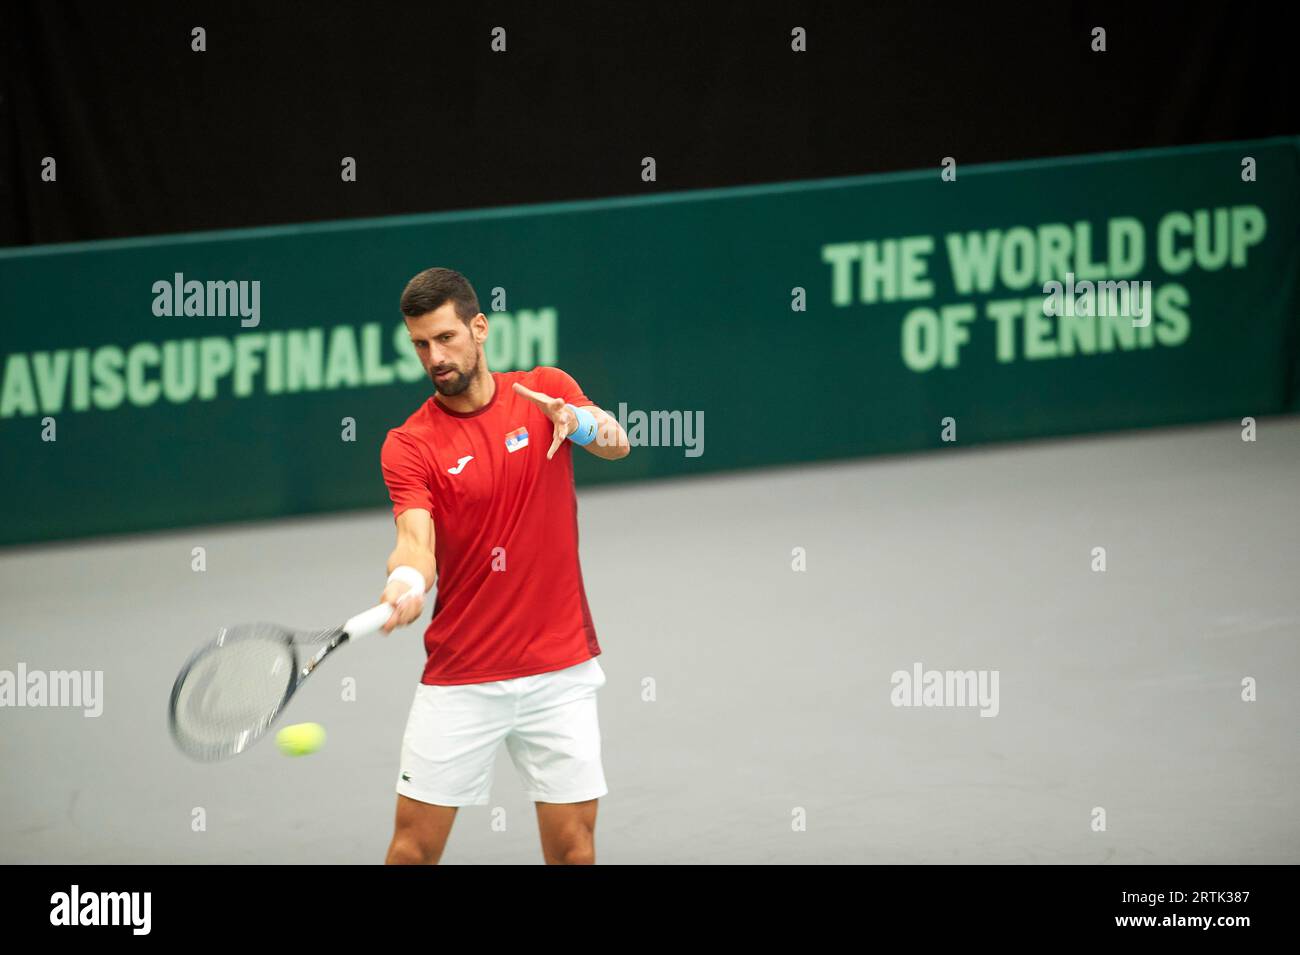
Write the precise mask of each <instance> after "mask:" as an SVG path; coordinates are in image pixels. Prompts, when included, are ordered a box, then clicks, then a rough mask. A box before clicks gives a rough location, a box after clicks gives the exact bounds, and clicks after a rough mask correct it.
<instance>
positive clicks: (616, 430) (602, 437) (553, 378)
mask: <svg viewBox="0 0 1300 955" xmlns="http://www.w3.org/2000/svg"><path fill="white" fill-rule="evenodd" d="M545 371H546V372H547V378H546V380H544V381H542V382H539V383H540V384H542V386H543V387H544V388H545V389H546V392H541V391H533V390H532V389H531V388H526V387H524V386H523V385H522V384H519V383H518V382H516V383H515V386H514V387H515V391H516V392H517V393H519V394H521V395H523V396H524V397H525V398H527V399H528V400H529V401H531V402H533V404H535V405H537V406H538V407H539V408H541V409H542V411H544V412H546V416H547V417H548V418H550V419H551V422H552V423H553V424H554V426H555V431H554V435H553V438H552V441H551V447H550V450H548V451H547V452H546V457H547V460H550V458H552V457H553V456H554V455H555V452H556V450H558V449H559V447H560V445H561V444H562V443H563V442H564V440H565V439H566V438H568V437H570V436H572V435H574V434H575V433H577V432H579V431H580V430H581V431H582V432H583V436H586V435H587V431H588V428H584V427H583V425H584V424H588V425H590V424H592V423H594V425H595V428H594V431H595V433H594V435H592V436H591V437H590V439H589V440H588V441H587V442H586V443H585V444H581V443H580V441H579V439H577V438H575V439H574V443H575V444H580V446H581V447H583V448H586V450H587V451H589V452H591V453H592V454H594V455H595V456H596V457H598V458H604V459H605V460H606V461H616V460H618V459H619V458H625V457H627V455H628V453H629V452H630V451H631V450H632V448H631V445H630V444H629V442H628V439H627V432H625V431H624V430H623V427H622V425H620V424H619V423H618V419H617V418H615V417H614V416H613V415H612V414H610V413H609V412H608V411H605V410H604V409H603V408H601V407H599V406H598V405H596V404H595V403H593V402H592V401H591V399H590V398H588V397H587V396H586V395H585V394H583V392H582V389H581V388H580V387H579V386H578V383H577V382H576V381H574V380H573V378H571V377H570V376H569V375H568V373H566V372H564V371H561V370H560V369H558V368H547V369H545ZM539 377H540V376H539ZM547 392H549V393H547ZM584 415H590V416H591V418H592V422H589V423H588V422H583V421H582V420H581V418H582V416H584Z"/></svg>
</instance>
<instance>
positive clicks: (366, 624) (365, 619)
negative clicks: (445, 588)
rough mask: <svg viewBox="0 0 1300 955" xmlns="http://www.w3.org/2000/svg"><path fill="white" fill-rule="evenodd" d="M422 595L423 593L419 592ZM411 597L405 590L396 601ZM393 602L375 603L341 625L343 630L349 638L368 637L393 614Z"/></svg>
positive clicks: (401, 601)
mask: <svg viewBox="0 0 1300 955" xmlns="http://www.w3.org/2000/svg"><path fill="white" fill-rule="evenodd" d="M421 596H423V594H421ZM409 597H411V591H409V590H408V591H407V592H406V593H404V594H402V596H401V597H399V598H397V602H398V603H399V604H400V603H404V602H405V601H406V600H407V599H408V598H409ZM393 607H394V605H393V604H390V603H382V604H375V605H374V606H373V607H371V608H370V609H369V610H366V611H364V612H363V613H359V614H357V615H356V616H355V617H353V618H351V619H350V620H348V622H347V623H345V624H344V625H343V632H344V633H346V634H347V635H348V639H349V640H360V639H361V638H362V637H369V636H372V635H373V634H376V633H378V632H379V630H380V628H381V627H383V625H384V624H386V623H387V622H388V618H389V617H391V616H392V615H393Z"/></svg>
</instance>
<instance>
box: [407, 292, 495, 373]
mask: <svg viewBox="0 0 1300 955" xmlns="http://www.w3.org/2000/svg"><path fill="white" fill-rule="evenodd" d="M406 329H407V331H408V332H410V335H411V344H413V345H414V346H415V353H416V354H417V355H419V356H420V363H421V364H422V365H424V371H425V373H426V374H427V375H428V376H429V380H430V381H432V382H433V387H434V388H435V389H436V390H437V392H438V394H440V395H447V396H452V395H458V394H460V393H461V392H463V391H464V390H465V389H466V388H468V387H469V385H470V382H471V381H473V380H474V376H475V375H476V374H478V364H479V345H480V344H481V343H482V341H483V339H484V338H486V337H487V319H486V318H485V317H484V315H483V314H482V313H481V312H480V313H479V314H478V315H476V316H475V317H474V319H473V320H472V321H471V322H470V323H469V325H468V326H467V325H466V324H465V323H464V322H462V321H461V320H460V316H459V315H457V314H456V305H455V303H453V302H447V303H446V304H444V305H441V306H440V307H438V308H437V309H435V310H434V311H432V312H426V313H425V314H424V315H421V316H420V317H419V318H407V320H406Z"/></svg>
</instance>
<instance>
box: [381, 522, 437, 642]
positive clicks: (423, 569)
mask: <svg viewBox="0 0 1300 955" xmlns="http://www.w3.org/2000/svg"><path fill="white" fill-rule="evenodd" d="M434 540H435V538H434V531H433V516H432V515H431V514H430V513H429V512H428V511H426V510H425V509H424V508H422V507H409V508H407V509H406V510H404V511H402V513H400V514H398V515H397V546H396V547H394V548H393V552H392V553H391V554H390V555H389V556H388V573H390V574H391V573H392V572H393V571H394V570H396V569H397V568H398V567H414V568H415V569H416V570H418V571H419V572H420V573H421V574H422V575H423V577H424V590H425V593H427V592H428V591H429V588H431V587H432V586H433V582H434V579H435V577H436V575H437V572H438V564H437V560H436V558H435V557H434ZM410 589H411V585H410V584H409V583H407V582H406V581H404V580H394V581H390V582H389V584H388V585H387V586H386V587H385V588H384V593H383V597H382V598H381V599H382V600H383V601H384V602H385V603H390V604H393V605H395V606H394V610H393V613H392V616H390V617H389V618H388V622H387V623H385V624H384V632H385V633H391V632H392V631H393V629H394V628H395V627H404V626H406V625H407V624H408V623H410V622H411V621H412V620H415V619H416V618H417V617H419V616H420V613H421V612H422V611H423V610H424V594H423V593H422V594H420V595H419V596H414V597H411V598H410V599H408V600H403V601H402V602H401V603H400V604H398V600H399V599H401V597H402V596H403V595H405V594H406V593H407V592H408V591H409V590H410Z"/></svg>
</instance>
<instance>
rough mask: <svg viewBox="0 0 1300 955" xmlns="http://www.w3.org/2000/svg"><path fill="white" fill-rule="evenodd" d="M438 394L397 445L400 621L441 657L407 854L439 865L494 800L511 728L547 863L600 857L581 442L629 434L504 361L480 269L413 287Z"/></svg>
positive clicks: (402, 848)
mask: <svg viewBox="0 0 1300 955" xmlns="http://www.w3.org/2000/svg"><path fill="white" fill-rule="evenodd" d="M401 309H402V314H403V315H404V316H405V317H406V327H407V329H408V331H409V332H410V336H411V342H412V343H413V344H414V345H415V350H416V353H417V354H418V355H419V356H420V361H421V362H422V363H423V365H424V369H425V371H426V372H427V373H428V375H429V378H430V379H431V380H432V381H433V387H434V392H435V394H434V395H433V396H432V397H430V398H429V399H428V400H426V401H425V402H424V404H422V405H421V406H420V407H419V409H418V410H417V411H416V412H415V413H414V414H412V415H411V416H410V417H409V418H407V419H406V422H405V423H404V424H403V425H402V426H401V427H398V428H394V429H392V430H391V431H389V432H388V437H387V439H386V440H385V441H384V446H383V451H382V453H381V464H382V467H383V473H384V481H385V482H386V483H387V485H388V492H389V496H390V497H391V498H392V501H393V514H394V517H395V521H396V524H397V546H396V547H395V548H394V549H393V553H392V555H391V556H390V557H389V558H388V572H389V578H388V584H387V586H386V587H385V589H384V592H383V598H382V599H383V600H385V601H387V602H389V603H393V604H396V603H397V601H398V600H399V599H400V598H401V597H402V596H403V595H404V594H406V593H407V592H408V591H409V590H411V589H412V588H416V589H418V591H419V596H418V597H411V598H409V599H408V600H406V601H405V602H404V603H402V604H401V605H399V606H397V607H396V609H395V610H394V611H393V615H392V616H391V617H390V618H389V620H388V622H387V623H386V624H385V625H384V630H385V632H391V631H392V630H393V629H394V628H395V627H400V626H405V625H406V624H409V623H411V622H412V621H414V620H416V619H418V618H419V617H420V615H421V612H422V610H423V600H424V595H425V594H426V593H427V592H428V590H429V588H430V587H431V586H432V585H433V583H434V578H435V577H436V578H437V584H438V592H437V603H436V605H435V607H434V611H433V619H432V620H431V621H430V623H429V626H428V628H427V629H426V630H425V632H424V646H425V650H426V652H427V653H428V660H427V662H426V663H425V667H424V676H423V679H422V680H421V682H420V685H419V686H418V687H417V688H416V693H415V700H414V702H413V703H412V704H411V711H410V716H409V717H408V720H407V724H406V733H405V736H404V738H403V740H402V756H401V769H400V772H399V778H398V781H397V820H396V826H395V829H394V832H393V841H392V843H391V845H390V846H389V848H388V859H387V861H388V862H389V863H390V864H397V863H424V864H434V863H436V862H437V861H438V860H439V859H440V858H441V856H442V851H443V847H444V846H445V845H446V841H447V836H448V834H449V833H450V832H451V825H452V822H453V821H454V820H455V817H456V810H457V808H458V807H460V806H484V805H487V802H488V797H489V795H490V791H491V786H492V768H493V763H494V760H495V756H496V753H497V750H498V749H499V747H500V744H501V742H502V741H503V740H504V741H505V744H506V748H507V750H508V751H509V753H510V757H511V760H512V761H513V762H514V765H515V768H516V770H517V771H518V773H519V775H520V778H521V779H522V780H523V783H524V787H525V790H526V791H527V793H528V797H529V799H531V800H532V801H533V802H534V803H535V804H536V806H537V823H538V828H539V830H540V832H541V841H542V855H543V857H544V859H545V861H546V862H547V863H548V864H583V863H588V864H589V863H593V862H595V827H596V803H597V800H598V799H599V798H600V797H601V796H603V795H605V793H606V792H608V789H607V788H606V786H605V774H604V770H603V769H602V766H601V760H600V728H599V725H598V723H597V718H596V691H597V690H598V689H599V688H600V687H602V686H604V684H605V674H604V672H603V670H602V669H601V666H600V663H599V661H598V660H597V659H596V657H597V656H598V655H599V654H600V645H599V644H598V643H597V642H596V630H595V627H594V626H593V625H592V621H591V612H590V611H589V610H588V608H587V596H586V593H585V591H584V590H583V586H582V569H581V567H580V566H579V563H578V517H577V498H576V496H575V494H574V490H573V458H572V449H571V446H572V445H574V444H577V445H580V446H581V447H582V448H583V449H584V450H586V451H587V452H589V453H591V454H594V455H596V456H597V457H601V458H605V459H607V460H614V459H616V458H621V457H625V456H626V455H627V453H628V450H629V447H628V441H627V435H626V434H625V433H624V431H623V429H622V428H621V427H620V426H619V423H618V421H617V420H616V419H615V418H614V417H612V416H611V415H609V414H607V413H606V412H604V411H602V410H601V409H600V408H598V407H596V406H595V405H594V404H593V403H592V402H591V400H590V399H588V398H587V396H586V395H584V394H583V393H582V389H581V388H580V387H579V386H578V384H577V382H575V381H574V380H573V379H572V378H571V377H569V375H567V374H566V373H565V372H563V371H561V370H560V369H558V368H550V367H539V368H534V369H533V370H532V371H512V372H504V373H503V372H495V373H494V372H491V371H489V369H488V366H487V361H486V359H485V356H484V353H483V343H484V342H485V341H487V337H488V319H487V316H485V315H484V314H483V313H482V312H481V311H479V305H478V297H477V296H476V295H475V294H474V289H473V287H472V286H471V285H470V283H469V282H468V281H467V280H466V279H465V277H464V276H462V275H461V274H459V273H458V272H453V271H452V270H450V269H427V270H425V271H423V272H421V273H420V274H418V275H416V276H415V278H413V279H411V281H410V282H409V283H408V284H407V286H406V289H405V291H404V292H403V293H402V301H401Z"/></svg>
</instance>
